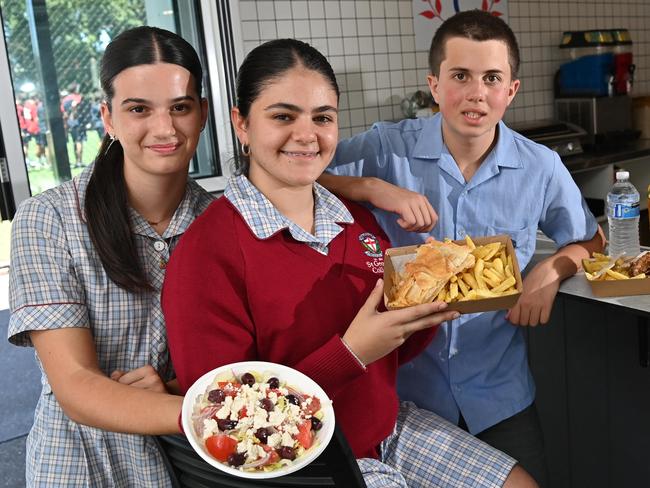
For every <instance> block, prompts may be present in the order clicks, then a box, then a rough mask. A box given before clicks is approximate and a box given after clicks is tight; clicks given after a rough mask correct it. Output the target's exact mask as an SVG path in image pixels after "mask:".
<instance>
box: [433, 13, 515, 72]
mask: <svg viewBox="0 0 650 488" xmlns="http://www.w3.org/2000/svg"><path fill="white" fill-rule="evenodd" d="M452 37H464V38H466V39H471V40H472V41H502V42H504V43H505V44H506V46H507V47H508V64H510V71H511V76H512V79H513V80H514V79H516V78H517V72H518V71H519V45H518V44H517V38H516V37H515V34H514V32H512V29H511V28H510V27H509V26H508V24H506V23H505V22H504V21H503V20H501V19H500V18H499V17H496V16H494V15H492V14H491V13H489V12H485V11H483V10H467V11H464V12H458V13H457V14H456V15H454V16H452V17H449V18H448V19H447V20H445V21H444V22H443V23H442V25H441V26H440V27H439V28H438V30H437V31H436V33H435V35H434V36H433V40H432V41H431V48H430V49H429V69H430V70H431V74H433V75H435V76H440V64H441V63H442V62H443V60H444V59H445V45H446V42H447V40H448V39H450V38H452Z"/></svg>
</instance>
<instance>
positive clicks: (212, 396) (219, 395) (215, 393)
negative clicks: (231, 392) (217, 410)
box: [208, 390, 226, 403]
mask: <svg viewBox="0 0 650 488" xmlns="http://www.w3.org/2000/svg"><path fill="white" fill-rule="evenodd" d="M225 399H226V394H225V393H224V392H223V390H210V393H208V401H209V402H212V403H221V402H223V401H224V400H225Z"/></svg>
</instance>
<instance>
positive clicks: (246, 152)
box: [241, 144, 251, 156]
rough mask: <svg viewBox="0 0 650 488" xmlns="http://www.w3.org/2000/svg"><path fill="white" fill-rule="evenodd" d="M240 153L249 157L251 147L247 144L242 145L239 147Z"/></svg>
mask: <svg viewBox="0 0 650 488" xmlns="http://www.w3.org/2000/svg"><path fill="white" fill-rule="evenodd" d="M241 153H242V154H243V155H244V156H250V154H251V147H250V146H249V145H248V144H242V146H241Z"/></svg>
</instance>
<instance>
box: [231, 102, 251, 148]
mask: <svg viewBox="0 0 650 488" xmlns="http://www.w3.org/2000/svg"><path fill="white" fill-rule="evenodd" d="M230 121H231V122H232V126H233V128H234V129H235V133H236V134H237V139H239V142H240V144H242V145H244V144H248V143H249V142H248V124H247V123H246V117H244V116H243V115H242V114H241V112H240V111H239V108H238V107H233V108H232V110H230Z"/></svg>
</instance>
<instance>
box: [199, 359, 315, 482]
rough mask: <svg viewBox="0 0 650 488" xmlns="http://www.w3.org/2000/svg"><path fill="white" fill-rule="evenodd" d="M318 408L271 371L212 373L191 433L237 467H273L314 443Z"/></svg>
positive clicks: (287, 460) (228, 462) (212, 454)
mask: <svg viewBox="0 0 650 488" xmlns="http://www.w3.org/2000/svg"><path fill="white" fill-rule="evenodd" d="M322 420H323V410H322V408H321V401H320V400H319V398H318V397H316V396H311V395H306V394H304V393H301V392H300V391H298V390H296V389H294V388H292V387H291V386H289V385H287V384H286V383H285V382H282V381H281V380H280V379H278V378H277V377H276V376H273V375H272V374H271V373H258V372H254V371H250V372H246V373H244V374H242V375H241V376H239V377H238V376H237V375H235V374H234V373H226V374H221V375H217V377H216V378H215V379H214V381H212V383H211V384H210V385H209V386H208V387H207V389H206V390H205V393H203V394H202V395H199V397H198V399H197V403H196V406H195V409H194V413H193V415H192V425H193V428H194V431H195V433H196V435H197V436H198V437H199V438H200V439H202V440H203V442H204V444H205V448H206V450H207V451H208V452H209V453H210V455H211V456H212V457H214V458H215V459H217V460H218V461H219V462H221V463H224V464H226V465H228V466H230V467H234V468H236V469H239V470H243V471H274V470H277V469H280V468H282V467H284V466H287V465H289V464H291V463H292V462H293V461H294V460H296V459H298V458H300V457H301V456H303V455H304V454H305V452H306V451H307V450H309V449H310V448H311V447H312V446H314V445H315V444H316V442H317V436H316V432H318V431H319V430H320V429H321V427H322Z"/></svg>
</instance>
